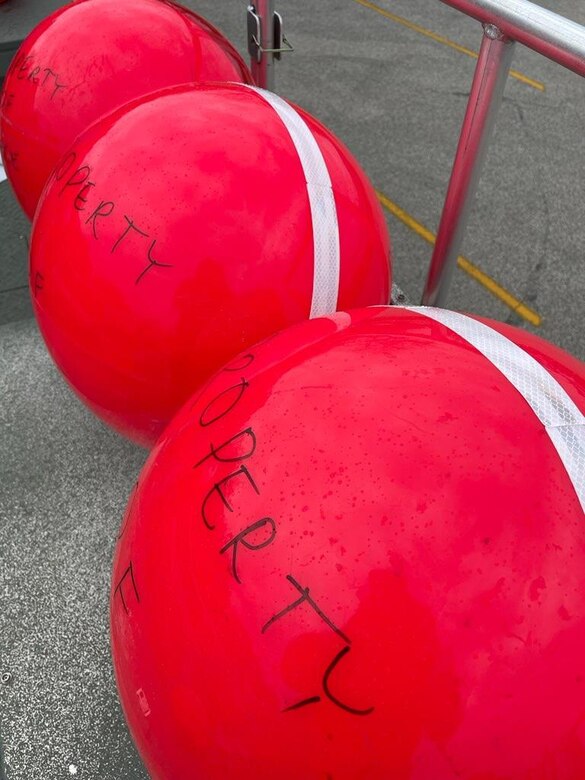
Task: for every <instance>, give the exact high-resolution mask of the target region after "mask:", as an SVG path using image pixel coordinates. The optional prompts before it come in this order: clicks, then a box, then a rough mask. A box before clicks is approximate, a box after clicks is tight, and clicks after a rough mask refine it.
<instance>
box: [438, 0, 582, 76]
mask: <svg viewBox="0 0 585 780" xmlns="http://www.w3.org/2000/svg"><path fill="white" fill-rule="evenodd" d="M441 2H443V3H445V4H446V5H450V6H452V7H453V8H456V9H457V10H458V11H463V13H465V14H467V15H468V16H471V17H473V18H474V19H478V20H479V21H480V22H483V23H484V24H495V25H496V27H498V28H499V29H500V30H501V31H502V32H503V33H504V35H505V36H506V37H508V38H511V39H512V40H514V41H517V42H518V43H521V44H523V45H524V46H528V47H529V48H530V49H534V51H537V52H538V53H539V54H543V55H544V56H545V57H548V58H549V59H550V60H554V61H555V62H558V63H559V64H560V65H564V67H565V68H569V70H573V71H575V73H579V74H580V75H581V76H585V27H583V26H581V25H580V24H577V23H576V22H572V21H570V20H569V19H565V17H564V16H560V15H559V14H556V13H554V12H553V11H549V10H547V9H546V8H541V6H539V5H535V4H534V3H531V2H529V0H441Z"/></svg>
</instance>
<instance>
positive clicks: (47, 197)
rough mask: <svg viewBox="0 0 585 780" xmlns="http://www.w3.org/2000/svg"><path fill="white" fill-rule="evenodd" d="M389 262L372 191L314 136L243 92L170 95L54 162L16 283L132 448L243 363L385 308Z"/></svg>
mask: <svg viewBox="0 0 585 780" xmlns="http://www.w3.org/2000/svg"><path fill="white" fill-rule="evenodd" d="M388 254H389V248H388V235H387V228H386V224H385V222H384V217H383V215H382V212H381V209H380V206H379V204H378V202H377V199H376V195H375V192H374V190H373V189H372V187H371V185H370V184H369V182H368V181H367V179H366V177H365V175H364V174H363V173H362V171H361V169H360V167H359V165H358V164H357V163H356V161H355V160H354V158H353V157H352V156H351V154H350V153H349V152H348V150H347V149H346V148H345V147H344V146H343V145H342V144H341V143H340V142H339V141H338V140H337V139H336V138H335V137H334V136H333V135H332V133H330V132H329V131H328V130H326V129H325V128H324V127H323V126H322V125H321V124H319V122H317V121H316V120H315V119H313V118H312V117H310V116H309V115H308V114H306V113H305V112H303V111H301V110H300V109H295V108H294V107H293V106H291V105H290V104H288V103H287V102H286V101H284V100H282V99H281V98H278V97H277V96H276V95H272V94H271V93H268V92H264V91H260V90H256V89H255V88H249V87H245V86H242V85H237V84H234V85H229V86H200V87H196V86H183V87H176V88H169V90H168V91H164V92H163V93H161V94H159V95H158V96H150V97H148V98H144V99H141V100H139V101H138V102H136V103H135V104H134V105H133V106H132V107H130V108H126V109H122V110H120V111H118V112H116V113H115V114H113V115H111V116H109V117H108V118H106V119H104V120H103V121H102V122H101V123H99V124H97V125H95V126H94V127H93V128H92V129H91V130H89V131H88V132H87V133H86V134H85V135H84V136H82V137H81V138H80V139H79V140H78V141H77V143H76V144H75V146H74V147H73V148H72V150H71V151H70V152H69V153H68V154H67V155H66V156H65V157H64V158H63V159H62V160H61V162H60V164H59V165H58V166H57V168H56V170H55V172H54V174H53V177H52V179H51V180H50V182H49V184H48V186H47V188H46V190H45V193H44V196H43V199H42V201H41V203H40V205H39V209H38V211H37V216H36V219H35V222H34V225H33V236H32V245H31V267H30V270H31V279H30V281H31V290H32V294H33V299H34V307H35V312H36V315H37V318H38V322H39V325H40V328H41V331H42V333H43V335H44V337H45V340H46V342H47V345H48V347H49V349H50V351H51V353H52V355H53V357H54V358H55V361H56V362H57V364H58V365H59V366H60V368H61V369H62V371H63V373H64V374H65V376H66V377H67V379H68V380H69V381H70V383H71V384H72V386H73V387H74V388H75V389H76V390H77V392H78V393H79V394H80V396H81V397H82V398H83V399H84V400H86V401H87V403H88V404H89V405H90V406H91V408H92V409H94V411H96V412H97V413H98V414H99V415H100V416H102V417H103V418H104V419H105V420H106V421H108V422H109V423H111V424H112V425H114V426H115V427H116V428H117V429H118V430H119V431H121V432H122V433H124V434H127V435H129V436H131V437H133V438H135V439H136V440H138V441H144V442H148V441H153V440H154V439H155V438H156V436H157V435H158V434H159V433H160V432H161V430H162V428H163V427H164V426H165V425H166V423H167V422H168V421H169V420H170V419H171V417H172V416H173V415H174V413H175V412H176V411H177V409H178V408H179V406H180V405H181V404H182V403H183V402H184V401H185V400H186V399H187V398H188V397H189V395H190V394H191V393H192V392H194V390H195V389H196V388H197V387H198V386H200V385H201V384H202V383H203V382H205V381H206V380H207V379H208V378H209V377H210V376H211V375H212V374H213V372H214V371H216V370H217V369H218V368H219V367H220V366H222V365H223V364H224V363H225V362H226V361H227V360H229V359H230V358H231V357H233V356H234V355H236V354H237V353H238V352H239V351H240V350H241V349H243V348H245V347H247V346H250V345H252V344H254V343H256V342H257V341H259V340H261V339H263V338H265V337H267V336H270V335H272V334H273V333H275V332H276V331H277V330H280V329H282V328H284V327H286V326H288V325H291V324H293V323H295V322H298V321H300V320H303V319H305V318H308V317H310V316H313V317H314V316H318V315H320V314H325V313H328V312H331V311H335V310H336V309H337V308H346V307H348V306H352V305H356V306H358V305H368V304H378V303H385V302H387V301H388V295H389V284H390V278H389V276H390V274H389V264H388Z"/></svg>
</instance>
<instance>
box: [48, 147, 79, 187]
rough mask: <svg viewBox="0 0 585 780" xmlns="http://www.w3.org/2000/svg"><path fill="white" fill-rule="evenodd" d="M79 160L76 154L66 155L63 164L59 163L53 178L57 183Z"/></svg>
mask: <svg viewBox="0 0 585 780" xmlns="http://www.w3.org/2000/svg"><path fill="white" fill-rule="evenodd" d="M76 158H77V153H76V152H69V154H67V155H65V157H64V158H63V160H62V162H60V163H59V165H58V166H57V167H56V168H55V171H54V173H53V176H54V177H55V179H56V181H61V179H62V178H63V176H65V174H66V173H67V171H68V170H69V168H71V166H72V165H73V163H74V162H75V160H76Z"/></svg>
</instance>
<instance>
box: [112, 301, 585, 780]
mask: <svg viewBox="0 0 585 780" xmlns="http://www.w3.org/2000/svg"><path fill="white" fill-rule="evenodd" d="M584 411H585V366H584V365H583V364H582V363H580V362H578V361H577V360H574V359H573V358H571V357H570V356H569V355H567V354H565V353H564V352H562V351H561V350H559V349H557V348H555V347H553V346H551V345H550V344H547V343H546V342H544V341H542V340H541V339H539V338H536V337H534V336H531V335H529V334H527V333H525V332H524V331H521V330H516V329H514V328H511V327H508V326H504V325H501V324H498V323H495V322H489V321H483V322H482V321H479V320H477V319H473V318H471V317H467V316H465V315H460V314H454V313H452V312H446V311H443V310H437V309H414V310H408V309H397V308H387V307H378V308H376V307H374V308H371V309H368V310H361V311H357V312H353V313H350V314H343V313H340V314H336V315H333V316H331V317H323V318H319V319H316V320H313V321H311V322H307V323H303V324H301V325H299V326H297V327H296V328H291V329H289V330H286V331H285V332H283V333H282V334H280V335H278V336H276V337H274V338H272V339H270V340H268V341H266V342H264V343H263V344H261V345H259V346H257V347H253V348H251V349H250V350H248V351H246V352H244V353H242V354H241V355H240V356H239V357H237V358H236V359H234V360H232V361H231V362H230V363H228V364H227V365H226V366H225V367H224V368H223V369H222V370H221V371H220V372H219V373H217V374H216V375H215V376H214V377H213V379H212V380H211V381H210V382H209V383H208V385H207V386H206V387H205V388H204V389H203V390H202V391H201V392H200V393H198V394H197V395H195V396H194V397H193V399H192V401H190V402H189V403H188V404H187V405H185V407H184V408H183V409H182V411H181V412H180V413H179V415H178V416H177V418H176V419H175V421H174V422H173V423H172V424H171V425H170V426H169V428H168V429H167V431H166V432H165V433H164V435H163V436H162V437H161V439H160V441H159V442H158V444H157V446H156V448H155V449H154V450H153V452H152V453H151V456H150V459H149V461H148V463H147V465H146V467H145V469H144V471H143V473H142V475H141V477H140V480H139V483H138V485H137V488H136V489H135V491H134V494H133V496H132V498H131V501H130V505H129V508H128V511H127V514H126V516H125V519H124V521H123V524H122V527H121V529H120V540H119V543H118V548H117V552H116V556H115V563H114V571H113V581H112V591H111V628H112V648H113V658H114V665H115V670H116V676H117V681H118V686H119V691H120V696H121V700H122V704H123V707H124V711H125V714H126V717H127V719H128V723H129V725H130V728H131V731H132V734H133V736H134V739H135V740H136V743H137V745H138V748H139V750H140V753H141V755H142V757H143V759H144V760H145V762H146V766H147V768H148V770H149V772H150V774H151V776H152V777H153V778H156V779H157V780H170V778H172V780H190V778H194V777H197V778H200V780H225V778H236V777H238V778H254V779H255V780H273V779H274V778H276V777H278V778H282V779H283V780H298V779H299V778H303V780H323V779H324V778H327V777H330V778H335V780H358V779H360V780H361V779H362V778H369V780H388V779H389V778H393V780H394V779H396V780H398V779H399V780H431V779H432V780H447V779H448V780H454V779H455V778H459V780H476V779H477V778H480V777H481V778H490V779H491V778H507V779H508V780H526V778H531V780H545V779H546V780H548V779H549V778H553V777H554V778H555V780H574V779H575V778H578V777H584V776H585V719H584V715H585V709H584V704H583V701H584V696H583V686H585V517H584V514H583V505H584V503H585V478H584V475H585V470H584V465H585V425H584V422H585V418H584V417H583V412H584Z"/></svg>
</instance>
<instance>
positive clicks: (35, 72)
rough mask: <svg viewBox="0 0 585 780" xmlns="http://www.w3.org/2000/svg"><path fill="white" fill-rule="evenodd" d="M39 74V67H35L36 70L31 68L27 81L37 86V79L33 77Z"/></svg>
mask: <svg viewBox="0 0 585 780" xmlns="http://www.w3.org/2000/svg"><path fill="white" fill-rule="evenodd" d="M40 72H41V66H40V65H37V66H36V68H33V69H32V70H31V72H30V73H29V74H28V76H27V78H28V80H29V81H32V83H33V84H38V83H39V79H37V78H35V76H38V75H39V73H40Z"/></svg>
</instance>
